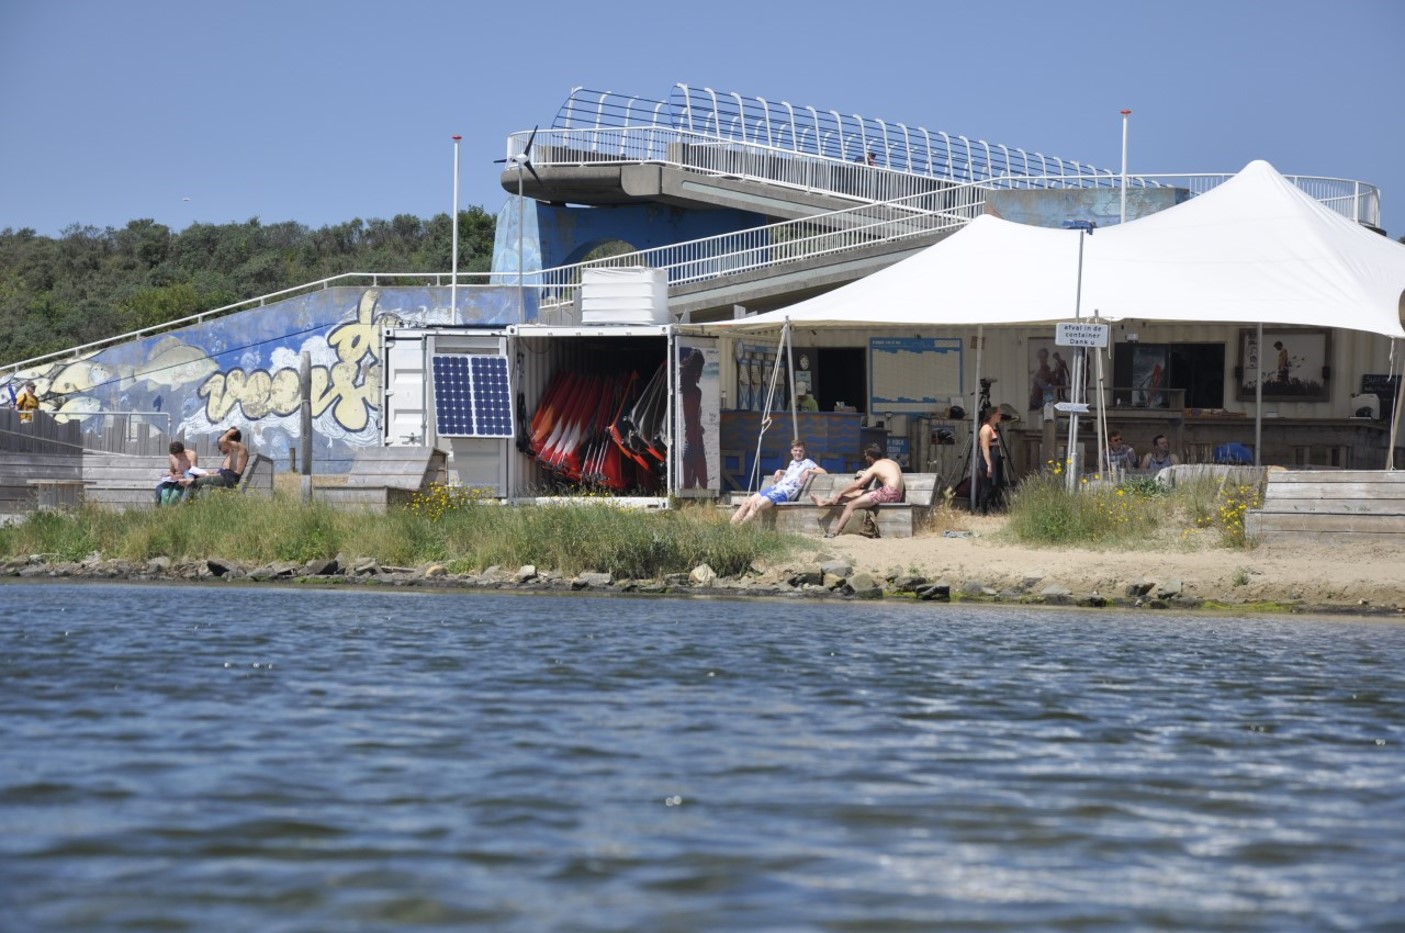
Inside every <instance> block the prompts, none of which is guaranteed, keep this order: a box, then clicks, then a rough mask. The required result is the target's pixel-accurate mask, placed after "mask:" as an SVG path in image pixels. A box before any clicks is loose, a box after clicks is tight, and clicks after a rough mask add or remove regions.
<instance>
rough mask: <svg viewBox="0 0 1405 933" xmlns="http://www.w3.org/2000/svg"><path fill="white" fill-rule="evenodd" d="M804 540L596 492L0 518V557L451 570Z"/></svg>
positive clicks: (591, 561) (643, 562) (778, 553)
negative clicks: (617, 503) (589, 497)
mask: <svg viewBox="0 0 1405 933" xmlns="http://www.w3.org/2000/svg"><path fill="white" fill-rule="evenodd" d="M804 543H806V542H805V541H804V540H803V539H798V538H795V537H793V536H789V535H784V534H780V533H777V532H774V531H770V530H767V529H763V528H759V527H756V526H747V527H741V528H738V527H734V526H733V525H731V524H730V523H729V522H728V521H727V518H726V515H725V513H723V512H721V511H720V510H718V509H716V508H713V507H711V506H709V505H687V506H684V507H681V508H677V509H670V510H666V511H643V510H633V509H622V508H615V507H612V506H608V505H602V504H600V503H598V502H584V503H580V504H570V505H550V506H523V507H513V506H501V505H497V504H493V503H487V502H481V501H475V500H472V499H464V500H463V501H460V502H458V503H453V504H449V505H447V506H444V505H443V504H442V503H440V504H439V506H438V507H436V508H434V509H429V508H424V507H415V506H411V507H409V508H400V509H392V510H391V511H389V512H388V513H387V514H384V515H373V514H367V513H357V512H345V511H338V510H335V509H332V508H330V507H328V506H326V505H324V504H321V503H313V504H310V505H304V504H303V503H302V502H301V501H299V500H298V499H297V498H296V497H286V496H281V495H280V496H277V497H275V498H274V499H272V500H268V499H258V498H254V497H247V496H235V495H211V496H203V497H201V498H199V499H196V500H195V501H193V502H190V503H187V504H185V505H182V506H180V507H176V508H162V509H134V510H131V511H127V512H114V511H109V510H107V509H103V508H100V507H93V506H89V507H85V508H82V509H79V510H76V511H72V512H36V513H34V514H33V515H31V516H30V518H29V520H28V521H25V522H22V523H19V524H15V525H8V526H5V527H0V558H15V557H28V556H29V555H31V554H47V555H53V557H54V558H56V559H58V560H69V561H77V560H82V559H84V558H86V557H87V556H88V555H90V554H92V553H93V552H98V553H99V554H100V555H101V556H102V557H103V558H105V559H125V560H129V561H132V562H136V563H144V562H145V561H147V560H150V559H151V558H153V557H157V556H166V557H170V558H171V559H172V560H175V561H181V560H193V559H201V558H206V557H222V558H225V559H228V560H237V561H242V562H248V563H254V564H262V563H273V562H277V561H295V562H299V563H301V562H305V561H308V560H312V559H315V558H330V557H336V556H338V555H342V556H344V557H346V558H355V557H372V558H375V559H376V560H378V561H380V562H381V563H382V564H384V565H387V566H404V567H414V566H419V565H422V564H425V563H430V562H440V563H445V564H447V565H448V566H449V567H450V569H452V570H454V571H457V572H470V571H477V570H483V569H486V568H487V567H490V566H493V565H497V566H501V567H504V568H511V569H516V568H517V567H519V566H522V565H523V564H535V565H536V566H538V567H539V568H541V569H550V570H557V571H560V572H561V573H566V574H577V573H581V572H583V571H596V572H602V573H611V574H613V575H615V576H616V577H631V578H635V579H656V578H659V577H662V576H664V575H666V574H669V573H686V572H688V571H690V570H692V569H693V568H694V567H696V566H697V565H698V564H700V563H706V564H708V565H709V566H711V567H712V568H713V570H715V571H716V572H717V573H718V574H720V575H723V576H730V575H736V574H739V573H742V572H744V571H745V570H746V569H747V568H748V567H749V566H750V565H751V564H752V563H753V562H754V561H757V560H764V559H773V558H779V557H782V556H784V555H786V554H788V553H790V552H792V551H793V550H795V549H797V548H798V547H800V546H801V545H803V544H804Z"/></svg>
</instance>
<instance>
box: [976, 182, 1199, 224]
mask: <svg viewBox="0 0 1405 933" xmlns="http://www.w3.org/2000/svg"><path fill="white" fill-rule="evenodd" d="M1189 197H1190V192H1189V191H1187V190H1186V189H1185V188H1129V189H1128V190H1127V219H1128V220H1136V219H1137V218H1138V217H1147V216H1150V215H1151V214H1155V213H1157V212H1159V211H1164V210H1165V209H1166V208H1168V207H1175V206H1176V205H1177V204H1180V203H1181V202H1182V201H1185V200H1187V199H1188V198H1189ZM986 207H987V210H988V211H989V212H990V213H992V214H994V215H995V216H996V217H999V218H1002V219H1003V220H1009V221H1013V222H1015V223H1019V224H1030V225H1032V226H1035V227H1058V226H1061V225H1062V224H1063V222H1064V221H1066V220H1091V221H1093V222H1095V223H1096V224H1097V225H1098V226H1099V227H1110V226H1113V225H1114V224H1116V223H1118V221H1119V218H1120V217H1121V213H1122V192H1121V191H1120V190H1117V189H1114V188H1057V189H1047V190H1045V189H1040V190H1026V191H990V192H987V194H986Z"/></svg>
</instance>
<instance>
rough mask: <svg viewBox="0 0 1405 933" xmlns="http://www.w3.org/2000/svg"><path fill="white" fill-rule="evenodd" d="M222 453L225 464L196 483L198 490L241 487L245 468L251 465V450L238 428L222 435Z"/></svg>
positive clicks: (220, 442)
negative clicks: (208, 487)
mask: <svg viewBox="0 0 1405 933" xmlns="http://www.w3.org/2000/svg"><path fill="white" fill-rule="evenodd" d="M219 447H220V453H222V454H224V462H223V463H221V464H220V468H219V470H218V471H217V472H215V473H206V474H205V475H204V476H202V477H200V478H199V479H197V480H196V481H195V487H196V488H197V489H201V488H204V487H205V486H216V487H218V486H225V487H229V488H233V487H235V486H238V485H239V480H240V479H242V478H243V476H244V468H245V467H246V466H248V464H249V448H247V447H245V446H244V435H243V434H241V433H240V431H239V429H238V428H230V429H229V430H228V431H225V432H224V433H223V434H221V435H220V439H219Z"/></svg>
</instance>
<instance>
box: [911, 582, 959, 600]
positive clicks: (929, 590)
mask: <svg viewBox="0 0 1405 933" xmlns="http://www.w3.org/2000/svg"><path fill="white" fill-rule="evenodd" d="M917 598H918V599H922V600H937V601H938V602H947V601H949V600H950V599H951V584H950V583H929V584H927V585H926V586H922V587H919V588H918V590H917Z"/></svg>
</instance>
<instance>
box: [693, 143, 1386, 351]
mask: <svg viewBox="0 0 1405 933" xmlns="http://www.w3.org/2000/svg"><path fill="white" fill-rule="evenodd" d="M1080 238H1082V239H1083V240H1084V242H1083V244H1082V248H1083V250H1084V254H1083V260H1082V266H1083V269H1082V296H1081V301H1078V296H1077V290H1078V287H1079V282H1078V264H1079V257H1078V250H1079V240H1080ZM1075 302H1078V305H1079V307H1080V308H1081V313H1082V316H1083V317H1092V316H1093V315H1094V314H1097V315H1098V316H1100V317H1102V318H1105V319H1110V320H1119V319H1124V318H1137V319H1143V320H1154V321H1185V322H1220V323H1235V324H1243V323H1255V322H1257V323H1263V324H1288V325H1305V326H1316V327H1324V326H1325V327H1341V328H1347V329H1350V330H1359V331H1366V332H1369V333H1376V334H1383V335H1385V336H1388V337H1405V330H1403V329H1402V327H1401V317H1402V314H1405V245H1402V244H1399V243H1396V242H1394V241H1392V240H1390V239H1388V238H1386V237H1383V236H1381V235H1380V234H1378V233H1374V232H1372V231H1370V230H1368V229H1366V228H1365V227H1362V226H1361V225H1359V224H1356V223H1354V222H1352V221H1350V220H1348V219H1346V218H1345V217H1342V216H1341V215H1339V214H1337V213H1336V212H1334V211H1332V210H1331V209H1329V208H1327V207H1325V206H1323V205H1322V204H1319V203H1318V202H1317V201H1315V200H1313V199H1312V198H1311V197H1310V196H1309V195H1307V194H1306V193H1304V192H1303V191H1301V190H1299V189H1298V188H1297V187H1296V186H1295V185H1293V184H1292V183H1291V182H1289V181H1287V180H1286V179H1285V178H1283V176H1281V175H1279V174H1278V173H1277V172H1276V171H1275V170H1274V169H1273V167H1272V166H1271V165H1269V164H1268V163H1267V162H1263V161H1255V162H1251V163H1249V165H1248V166H1246V167H1245V168H1244V170H1243V171H1242V172H1240V173H1239V174H1238V175H1236V176H1234V177H1233V178H1231V179H1230V180H1228V181H1226V182H1225V183H1224V184H1222V185H1219V186H1218V187H1216V188H1213V189H1211V190H1210V191H1208V192H1206V193H1205V194H1202V195H1199V196H1198V197H1195V198H1192V199H1191V200H1189V201H1187V202H1185V203H1183V204H1179V205H1177V206H1175V207H1172V208H1169V209H1167V210H1164V211H1161V212H1159V213H1156V214H1153V215H1151V216H1148V217H1144V218H1141V219H1138V220H1133V221H1129V222H1127V223H1125V224H1119V225H1117V226H1113V227H1107V228H1102V229H1099V230H1098V231H1097V232H1096V234H1095V235H1092V236H1084V235H1083V234H1081V233H1079V232H1078V231H1076V230H1062V229H1051V228H1047V227H1033V226H1028V225H1025V224H1017V223H1011V222H1009V221H1005V220H1000V219H999V218H996V217H992V216H989V215H987V216H982V217H980V218H977V219H976V220H975V221H973V222H972V223H971V224H969V225H968V226H967V227H966V228H965V229H963V230H961V231H959V232H957V233H955V234H953V235H952V236H950V237H948V238H947V239H945V240H943V241H942V242H940V243H937V244H935V245H933V246H931V247H928V248H927V249H926V250H923V251H922V252H921V253H919V254H917V255H916V256H912V257H910V258H908V259H905V260H903V261H902V262H899V263H895V264H894V265H892V266H889V267H888V268H886V269H883V270H882V271H879V272H876V273H874V274H873V275H870V276H868V277H866V278H864V279H861V280H859V281H857V282H852V283H850V284H849V285H845V286H843V287H841V288H837V289H835V290H834V291H831V292H827V293H825V294H823V295H819V296H818V297H815V298H811V299H809V300H807V301H802V302H800V303H798V304H795V305H791V306H789V307H787V308H782V309H780V310H777V311H772V312H770V313H767V314H759V315H753V316H751V317H744V318H739V319H735V320H730V321H718V322H714V323H711V324H707V325H703V327H704V328H705V329H706V330H709V331H714V332H716V331H729V332H733V333H735V332H747V331H766V330H774V329H776V328H779V327H780V326H781V325H782V324H783V323H784V322H785V321H787V320H788V321H790V322H792V323H793V324H796V325H801V324H803V325H805V326H807V327H825V326H830V327H852V326H856V325H868V326H873V325H915V326H921V325H926V326H932V325H942V324H985V325H991V324H1025V323H1035V322H1047V321H1065V320H1071V319H1072V318H1073V316H1074V310H1075Z"/></svg>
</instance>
